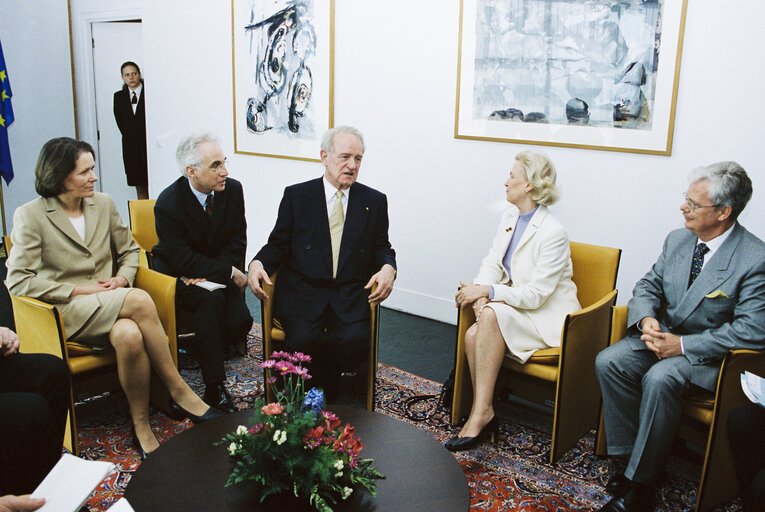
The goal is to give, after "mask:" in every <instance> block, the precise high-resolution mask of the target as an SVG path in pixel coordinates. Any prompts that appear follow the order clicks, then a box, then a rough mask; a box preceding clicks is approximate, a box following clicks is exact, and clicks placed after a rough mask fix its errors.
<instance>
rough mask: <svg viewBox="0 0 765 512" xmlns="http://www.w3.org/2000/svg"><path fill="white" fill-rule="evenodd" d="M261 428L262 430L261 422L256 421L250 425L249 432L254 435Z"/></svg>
mask: <svg viewBox="0 0 765 512" xmlns="http://www.w3.org/2000/svg"><path fill="white" fill-rule="evenodd" d="M261 430H263V424H262V423H256V424H255V425H253V426H251V427H250V434H253V435H255V434H257V433H258V432H260V431H261Z"/></svg>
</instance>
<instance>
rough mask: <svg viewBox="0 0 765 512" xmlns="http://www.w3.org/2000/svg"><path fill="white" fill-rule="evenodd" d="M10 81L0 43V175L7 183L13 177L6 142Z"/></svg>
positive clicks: (11, 115) (10, 114) (8, 123)
mask: <svg viewBox="0 0 765 512" xmlns="http://www.w3.org/2000/svg"><path fill="white" fill-rule="evenodd" d="M11 96H13V93H11V83H10V82H9V81H8V71H7V70H6V69H5V58H3V45H2V43H0V175H2V176H3V178H4V179H5V183H6V184H8V183H10V182H11V180H12V179H13V163H11V146H10V144H9V143H8V127H9V126H10V125H11V123H12V122H13V106H12V105H11Z"/></svg>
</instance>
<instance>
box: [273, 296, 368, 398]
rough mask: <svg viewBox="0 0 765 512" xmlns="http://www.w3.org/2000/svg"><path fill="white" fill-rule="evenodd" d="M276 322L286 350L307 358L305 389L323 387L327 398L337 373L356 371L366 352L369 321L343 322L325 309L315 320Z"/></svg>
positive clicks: (332, 391) (296, 318)
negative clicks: (307, 376) (309, 359)
mask: <svg viewBox="0 0 765 512" xmlns="http://www.w3.org/2000/svg"><path fill="white" fill-rule="evenodd" d="M280 320H281V322H282V325H283V326H284V334H285V340H284V344H285V347H286V349H287V350H288V351H290V352H303V353H305V354H308V355H310V356H311V359H312V361H311V365H310V373H311V375H312V376H313V379H312V380H311V382H310V383H309V387H322V388H324V391H325V393H326V394H327V395H328V398H330V399H331V398H333V397H334V395H335V394H336V393H337V386H338V382H339V377H340V373H342V372H345V371H356V370H358V366H359V365H360V364H361V363H362V362H363V361H365V360H366V357H367V355H368V353H369V350H368V348H369V318H366V319H362V320H359V321H357V322H351V323H346V322H343V321H342V320H341V319H340V318H339V317H338V316H337V315H336V314H335V312H334V311H333V310H332V308H331V307H330V306H327V308H326V309H325V310H324V311H323V312H322V314H321V315H319V318H317V319H315V320H310V319H308V318H304V317H300V316H287V317H283V318H281V319H280ZM266 355H267V356H270V354H266Z"/></svg>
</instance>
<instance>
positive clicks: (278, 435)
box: [272, 430, 287, 445]
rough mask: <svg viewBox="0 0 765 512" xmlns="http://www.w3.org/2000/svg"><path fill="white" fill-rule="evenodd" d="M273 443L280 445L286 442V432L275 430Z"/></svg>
mask: <svg viewBox="0 0 765 512" xmlns="http://www.w3.org/2000/svg"><path fill="white" fill-rule="evenodd" d="M272 439H273V441H274V442H275V443H276V444H278V445H281V444H283V443H284V442H285V441H286V440H287V431H286V430H277V431H275V432H274V437H272Z"/></svg>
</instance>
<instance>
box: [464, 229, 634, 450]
mask: <svg viewBox="0 0 765 512" xmlns="http://www.w3.org/2000/svg"><path fill="white" fill-rule="evenodd" d="M571 257H572V262H573V265H574V275H573V280H574V282H575V283H576V285H577V297H578V299H579V302H580V304H581V305H582V308H583V309H581V310H580V311H577V312H575V313H572V314H570V315H567V316H566V319H565V322H564V325H563V329H562V333H561V346H560V348H551V349H545V350H540V351H537V352H535V353H534V355H532V357H531V358H530V359H529V361H527V362H526V364H520V363H518V362H516V361H514V360H512V359H510V358H509V357H505V360H504V362H503V363H502V369H501V371H500V377H499V378H500V379H502V380H503V381H504V382H507V383H509V384H510V389H511V391H512V393H513V394H518V395H522V396H524V398H528V399H530V400H532V401H535V402H539V403H543V404H545V405H549V404H552V405H553V431H552V445H551V447H550V458H549V460H550V463H555V462H556V461H557V460H558V459H560V457H561V456H563V454H564V453H566V451H568V450H569V449H570V448H571V447H572V446H574V445H575V444H576V443H577V441H579V439H581V437H582V436H584V435H585V434H586V433H587V432H588V431H589V430H590V429H591V428H593V427H597V425H598V418H599V417H600V408H601V400H600V387H599V386H598V383H597V379H596V378H595V356H596V355H597V353H598V352H600V351H601V350H602V349H604V348H605V347H606V346H607V345H608V340H609V334H610V326H611V322H610V317H611V307H612V306H613V305H614V304H615V303H616V295H617V292H616V289H615V288H614V287H615V285H616V276H617V273H618V269H619V260H620V257H621V250H619V249H612V248H608V247H600V246H594V245H588V244H582V243H578V242H571ZM473 323H475V315H474V314H473V310H472V309H471V308H466V309H460V310H459V313H458V317H457V361H456V364H455V387H454V398H453V400H452V411H451V422H452V424H458V423H460V422H461V420H462V418H463V417H464V416H465V415H467V413H468V412H469V410H470V405H471V403H472V399H473V396H472V395H473V392H472V388H471V382H470V369H469V368H468V364H467V358H466V357H465V349H464V347H465V334H466V332H467V329H468V328H469V327H470V326H471V325H472V324H473ZM497 388H498V389H501V388H500V386H499V382H498V386H497Z"/></svg>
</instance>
